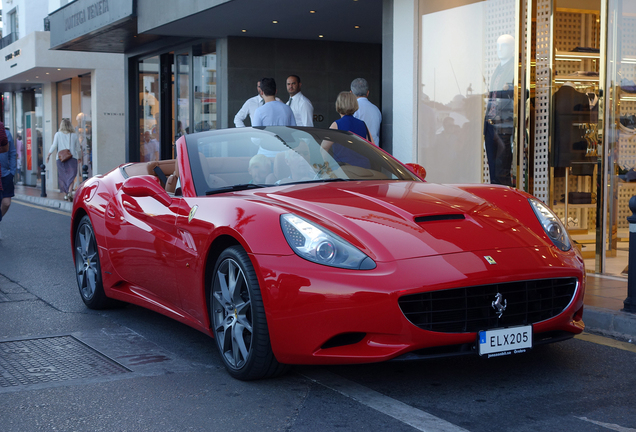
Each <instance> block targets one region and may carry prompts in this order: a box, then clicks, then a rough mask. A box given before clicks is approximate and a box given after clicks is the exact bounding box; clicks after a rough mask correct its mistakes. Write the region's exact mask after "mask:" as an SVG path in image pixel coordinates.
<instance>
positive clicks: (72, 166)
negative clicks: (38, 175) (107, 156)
mask: <svg viewBox="0 0 636 432" xmlns="http://www.w3.org/2000/svg"><path fill="white" fill-rule="evenodd" d="M63 150H69V151H70V152H71V158H70V159H67V160H65V161H62V160H60V154H62V155H63V154H64V153H65V152H63ZM54 151H57V181H58V185H59V187H60V192H62V193H64V194H65V196H64V199H65V200H67V201H71V200H72V199H73V181H74V180H75V177H76V176H77V166H78V163H77V159H78V158H79V155H80V149H79V139H78V136H77V133H75V129H74V128H73V125H72V124H71V120H70V119H67V118H63V119H62V122H61V123H60V130H59V131H58V132H56V133H55V137H54V138H53V144H51V148H50V149H49V154H48V155H47V156H46V162H47V163H48V162H49V159H50V158H51V154H52V153H53V152H54Z"/></svg>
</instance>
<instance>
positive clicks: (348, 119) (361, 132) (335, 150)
mask: <svg viewBox="0 0 636 432" xmlns="http://www.w3.org/2000/svg"><path fill="white" fill-rule="evenodd" d="M357 110H358V99H357V98H356V97H355V96H354V95H353V93H351V92H347V91H343V92H340V94H339V95H338V98H337V99H336V111H338V114H340V119H339V120H336V121H335V122H333V123H331V126H329V129H338V130H342V131H349V132H353V133H354V134H356V135H358V136H360V137H362V138H365V139H366V140H367V141H369V142H373V137H372V136H371V134H370V133H369V129H368V128H367V125H366V124H365V123H364V122H363V121H362V120H359V119H357V118H355V117H354V116H353V113H355V112H356V111H357ZM323 148H324V149H325V150H329V149H331V150H332V154H333V156H334V158H335V159H336V161H338V163H340V164H344V163H347V164H350V165H355V166H360V167H363V168H369V166H370V164H369V160H368V159H367V158H365V157H363V156H361V155H359V154H358V153H356V152H354V151H352V150H349V149H348V148H346V147H344V146H342V145H340V144H338V143H334V144H333V145H324V144H323Z"/></svg>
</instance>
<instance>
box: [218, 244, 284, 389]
mask: <svg viewBox="0 0 636 432" xmlns="http://www.w3.org/2000/svg"><path fill="white" fill-rule="evenodd" d="M210 282H211V286H210V300H209V306H210V307H209V311H210V322H211V324H212V329H213V331H214V340H215V343H216V346H217V348H218V349H219V353H220V354H221V359H222V360H223V363H224V365H225V368H226V369H227V371H228V373H229V374H230V375H231V376H232V377H234V378H236V379H239V380H243V381H249V380H256V379H261V378H270V377H273V376H276V375H280V374H282V373H284V372H285V371H286V369H287V367H286V365H283V364H281V363H279V362H278V361H277V360H276V357H275V356H274V353H273V351H272V346H271V343H270V339H269V331H268V329H267V320H266V317H265V308H264V307H263V299H262V297H261V291H260V288H259V286H258V278H257V277H256V272H255V271H254V267H253V266H252V262H251V261H250V259H249V257H248V256H247V253H246V252H245V250H244V249H243V248H242V247H240V246H232V247H230V248H228V249H226V250H225V251H223V253H222V254H221V256H220V257H219V259H218V260H217V263H216V266H215V268H214V273H213V275H212V278H211V281H210Z"/></svg>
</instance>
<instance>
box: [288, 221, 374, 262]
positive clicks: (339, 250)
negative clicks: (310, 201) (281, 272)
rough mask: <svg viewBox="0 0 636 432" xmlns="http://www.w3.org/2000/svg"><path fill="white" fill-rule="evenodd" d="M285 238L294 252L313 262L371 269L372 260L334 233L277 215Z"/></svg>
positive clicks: (305, 222)
mask: <svg viewBox="0 0 636 432" xmlns="http://www.w3.org/2000/svg"><path fill="white" fill-rule="evenodd" d="M280 225H281V228H282V230H283V234H284V235H285V239H286V240H287V243H289V246H291V248H292V249H293V250H294V252H295V253H296V254H297V255H298V256H300V257H301V258H305V259H306V260H309V261H311V262H315V263H317V264H323V265H327V266H332V267H340V268H346V269H354V270H372V269H374V268H375V262H374V261H373V260H372V259H371V258H369V257H368V256H366V255H365V254H363V253H362V252H361V251H360V250H359V249H357V248H356V247H354V246H353V245H351V244H350V243H348V242H346V241H345V240H343V239H341V238H340V237H338V236H337V235H335V234H333V233H331V232H329V231H327V230H326V229H324V228H321V227H319V226H317V225H314V224H313V223H311V222H308V221H306V220H305V219H302V218H299V217H298V216H294V215H292V214H284V215H282V216H281V217H280Z"/></svg>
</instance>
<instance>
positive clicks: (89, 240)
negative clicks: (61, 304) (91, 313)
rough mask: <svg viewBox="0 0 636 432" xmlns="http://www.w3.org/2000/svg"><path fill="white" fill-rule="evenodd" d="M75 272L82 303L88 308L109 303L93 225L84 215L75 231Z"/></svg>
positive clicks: (108, 304) (100, 306) (101, 307)
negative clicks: (103, 282)
mask: <svg viewBox="0 0 636 432" xmlns="http://www.w3.org/2000/svg"><path fill="white" fill-rule="evenodd" d="M75 273H76V275H77V286H78V287H79V292H80V295H81V296H82V300H83V301H84V304H85V305H86V306H88V307H89V308H90V309H103V308H105V307H108V306H110V305H111V300H110V299H109V298H108V297H106V294H105V293H104V286H103V284H102V269H101V266H100V264H99V253H98V251H97V241H96V240H95V233H94V232H93V226H92V225H91V220H90V219H89V217H88V216H84V217H83V218H82V219H81V220H80V223H79V225H78V226H77V231H75Z"/></svg>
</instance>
